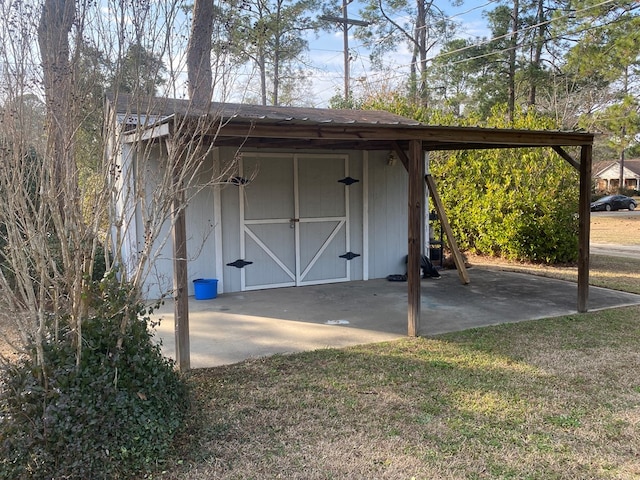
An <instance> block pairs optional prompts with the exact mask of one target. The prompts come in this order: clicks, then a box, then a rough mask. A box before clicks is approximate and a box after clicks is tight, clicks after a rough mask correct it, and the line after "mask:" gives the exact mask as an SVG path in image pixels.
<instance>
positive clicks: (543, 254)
mask: <svg viewBox="0 0 640 480" xmlns="http://www.w3.org/2000/svg"><path fill="white" fill-rule="evenodd" d="M503 119H504V114H503V112H500V111H496V112H494V117H493V118H491V119H489V120H488V122H489V123H488V126H491V127H499V128H504V127H508V126H512V127H514V128H525V129H532V130H544V129H553V127H554V126H553V124H551V123H550V122H549V120H547V119H545V118H538V117H536V116H535V115H534V114H520V115H519V116H517V117H516V120H515V124H513V125H508V124H504V123H503ZM431 170H432V173H433V175H434V177H435V178H436V183H437V185H438V191H439V193H440V196H441V197H442V200H443V203H444V204H445V208H446V211H447V214H448V216H449V220H450V222H451V225H452V229H453V232H454V235H455V236H456V239H457V241H458V243H459V245H460V248H461V249H462V250H467V251H471V252H474V253H478V254H482V255H490V256H500V257H506V258H510V259H517V260H529V261H535V262H544V263H565V262H573V261H575V260H576V259H577V257H578V241H577V238H578V218H577V211H578V183H579V181H578V173H577V172H576V171H575V170H574V169H573V168H572V167H571V166H570V165H569V164H568V163H567V162H566V161H564V160H563V159H562V158H560V157H559V156H558V155H557V154H556V153H555V152H553V151H552V150H550V149H541V148H537V149H496V150H480V151H470V150H467V151H461V152H454V153H447V154H444V153H440V154H434V155H432V161H431Z"/></svg>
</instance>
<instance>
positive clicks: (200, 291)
mask: <svg viewBox="0 0 640 480" xmlns="http://www.w3.org/2000/svg"><path fill="white" fill-rule="evenodd" d="M193 291H194V294H195V296H196V300H211V299H212V298H216V297H217V296H218V279H217V278H196V279H195V280H194V281H193Z"/></svg>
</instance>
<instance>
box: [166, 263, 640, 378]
mask: <svg viewBox="0 0 640 480" xmlns="http://www.w3.org/2000/svg"><path fill="white" fill-rule="evenodd" d="M441 273H442V276H441V278H440V279H437V280H435V279H425V280H422V311H421V312H422V313H421V325H420V330H419V331H420V334H421V335H436V334H440V333H445V332H452V331H458V330H465V329H469V328H476V327H483V326H488V325H495V324H500V323H509V322H519V321H524V320H533V319H538V318H546V317H554V316H560V315H568V314H572V313H575V312H576V305H577V286H576V284H575V283H572V282H565V281H562V280H555V279H549V278H543V277H538V276H533V275H527V274H521V273H514V272H501V271H495V270H485V269H481V268H478V267H474V268H471V269H469V277H470V279H471V283H470V284H469V285H462V284H460V281H459V278H458V274H457V272H456V271H453V270H447V271H443V272H441ZM639 304H640V295H634V294H630V293H624V292H617V291H613V290H607V289H603V288H598V287H593V286H592V287H590V288H589V310H600V309H606V308H612V307H619V306H625V305H639ZM189 310H190V343H191V366H192V367H193V368H201V367H213V366H218V365H224V364H230V363H236V362H240V361H242V360H245V359H247V358H255V357H263V356H267V355H273V354H277V353H291V352H300V351H307V350H315V349H320V348H332V347H336V348H340V347H345V346H349V345H358V344H364V343H373V342H382V341H386V340H393V339H397V338H401V337H403V336H405V335H406V333H407V284H406V283H404V282H389V281H387V280H370V281H367V282H348V283H336V284H328V285H316V286H308V287H297V288H295V287H292V288H279V289H273V290H260V291H253V292H241V293H230V294H223V295H220V296H218V298H216V299H213V300H195V299H193V298H190V303H189ZM154 318H155V319H162V321H161V324H160V326H159V327H158V328H157V332H156V334H157V336H158V337H159V338H160V339H161V340H162V344H163V347H162V348H163V352H164V353H165V354H166V355H168V356H170V357H173V356H174V324H173V321H174V320H173V304H172V302H167V303H166V304H165V305H164V306H163V307H162V308H161V309H160V310H159V311H158V312H157V313H156V314H155V315H154Z"/></svg>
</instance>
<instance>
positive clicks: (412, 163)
mask: <svg viewBox="0 0 640 480" xmlns="http://www.w3.org/2000/svg"><path fill="white" fill-rule="evenodd" d="M422 155H423V152H422V142H421V141H420V140H411V142H410V143H409V158H408V165H407V167H408V168H407V170H408V172H409V215H408V227H409V232H408V233H409V235H408V243H409V245H408V259H407V283H408V287H409V302H408V312H407V323H408V326H407V335H409V336H410V337H417V336H418V333H419V331H420V304H421V295H420V254H421V245H422V238H421V237H422V215H423V211H424V205H423V203H424V180H423V179H424V162H423V160H422Z"/></svg>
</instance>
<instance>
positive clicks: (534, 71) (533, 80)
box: [529, 0, 546, 105]
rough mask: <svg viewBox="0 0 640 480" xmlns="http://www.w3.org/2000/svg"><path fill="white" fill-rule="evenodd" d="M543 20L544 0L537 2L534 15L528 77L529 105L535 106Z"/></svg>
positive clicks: (542, 41)
mask: <svg viewBox="0 0 640 480" xmlns="http://www.w3.org/2000/svg"><path fill="white" fill-rule="evenodd" d="M544 20H545V19H544V0H538V11H537V13H536V24H537V25H538V27H537V28H536V30H535V38H534V42H533V48H534V50H533V55H532V58H531V75H530V76H529V82H530V83H529V105H535V104H536V94H537V82H538V80H539V79H540V78H539V76H540V72H541V71H542V68H541V65H540V62H541V60H542V47H543V46H544V40H545V38H544V37H545V32H546V25H543V24H542V23H543V22H544Z"/></svg>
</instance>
